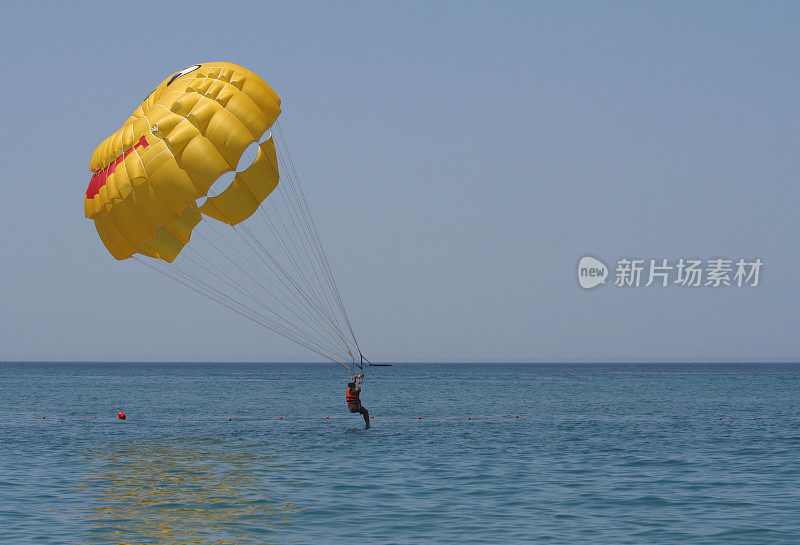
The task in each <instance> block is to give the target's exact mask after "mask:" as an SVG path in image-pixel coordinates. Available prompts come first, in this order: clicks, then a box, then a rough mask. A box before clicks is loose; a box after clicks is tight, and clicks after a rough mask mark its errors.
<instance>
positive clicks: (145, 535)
mask: <svg viewBox="0 0 800 545" xmlns="http://www.w3.org/2000/svg"><path fill="white" fill-rule="evenodd" d="M263 447H264V446H263V445H258V446H257V445H252V446H249V447H245V446H237V447H235V448H232V449H229V448H226V447H224V446H223V445H222V444H220V443H219V442H218V441H213V440H206V439H191V440H188V439H179V438H165V439H158V440H147V441H137V442H135V443H133V442H124V443H118V444H112V445H110V446H109V448H108V450H107V451H106V452H102V453H100V452H95V453H91V454H90V457H91V458H93V459H94V461H97V459H98V458H99V459H100V460H99V461H100V462H101V465H102V467H103V469H101V470H100V472H99V473H97V474H95V476H93V477H92V478H90V479H88V480H87V481H86V482H84V483H82V484H83V485H84V486H85V487H86V488H87V489H88V490H90V491H92V492H94V493H96V494H97V495H99V496H100V505H96V506H92V507H90V508H89V509H88V514H87V515H86V518H87V519H88V521H89V523H90V524H91V526H92V527H93V528H94V531H93V533H95V532H96V533H98V534H100V535H103V537H104V541H108V542H110V543H120V544H122V543H126V544H127V543H153V544H157V543H165V544H167V543H168V544H171V545H181V544H184V543H220V544H232V543H252V542H258V543H269V542H270V541H271V539H272V538H271V537H270V536H274V535H275V534H276V533H277V531H278V529H279V528H280V526H281V525H282V524H286V523H287V522H291V521H292V515H293V514H295V513H298V512H300V511H301V509H300V508H298V507H297V506H295V505H292V504H291V503H288V502H286V501H285V500H281V499H280V494H279V493H278V492H276V490H275V489H276V488H277V485H273V486H271V481H272V480H273V477H275V476H276V473H277V472H278V471H280V470H281V469H282V468H283V467H284V466H283V464H281V462H280V460H279V458H278V457H277V456H271V455H266V454H263V453H261V449H262V448H263ZM271 489H272V490H271Z"/></svg>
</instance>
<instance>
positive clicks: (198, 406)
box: [0, 363, 800, 545]
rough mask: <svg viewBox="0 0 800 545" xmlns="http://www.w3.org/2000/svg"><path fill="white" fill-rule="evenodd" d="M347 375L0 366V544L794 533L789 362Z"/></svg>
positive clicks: (793, 393)
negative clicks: (355, 386)
mask: <svg viewBox="0 0 800 545" xmlns="http://www.w3.org/2000/svg"><path fill="white" fill-rule="evenodd" d="M348 376H349V374H348V373H347V371H346V370H343V369H341V368H337V367H335V366H332V365H311V364H287V365H279V364H263V365H259V364H141V363H139V364H79V363H58V364H55V363H48V364H32V363H31V364H11V363H5V364H0V543H19V544H24V543H101V544H105V543H109V544H111V543H165V544H166V543H169V544H181V543H276V544H282V543H311V544H315V545H318V544H328V543H330V544H338V543H344V542H348V541H353V540H354V541H356V542H358V543H360V544H391V543H398V544H404V543H415V544H417V543H464V544H472V543H475V544H477V543H492V544H496V543H598V544H600V543H603V544H607V543H637V544H638V543H654V544H659V543H664V544H667V543H669V544H674V543H684V544H695V543H696V544H712V543H715V544H716V543H719V544H722V543H765V544H767V543H782V544H783V543H800V516H798V515H797V513H798V512H800V405H799V404H798V400H800V365H798V364H774V365H769V364H759V365H756V364H753V365H741V364H740V365H733V364H729V365H693V366H676V365H660V366H657V365H624V366H623V365H595V366H547V365H458V366H456V365H452V366H448V365H445V366H398V367H391V368H374V369H370V370H368V371H367V379H366V380H365V384H364V393H363V395H362V397H363V399H364V404H365V405H366V406H367V407H368V408H369V409H370V412H371V413H372V414H373V415H374V416H375V418H374V419H373V423H374V425H373V428H372V429H371V430H368V431H365V430H363V429H362V427H363V421H362V420H361V419H360V417H358V416H357V415H350V414H349V413H347V412H346V406H345V404H344V388H345V387H346V385H345V382H346V380H347V378H348ZM118 410H122V411H125V412H126V413H127V415H128V420H127V421H124V422H122V421H118V420H117V419H116V412H117V411H118ZM43 415H44V416H46V418H45V419H42V416H43ZM516 415H519V418H515V416H516ZM280 416H283V417H284V418H283V420H280V419H279V417H280ZM325 416H330V418H327V419H326V418H325ZM419 416H422V419H421V420H420V419H419V418H418V417H419ZM95 417H96V418H95ZM467 417H471V418H472V419H471V420H467ZM178 418H180V420H178ZM229 418H230V419H231V420H228V419H229ZM720 418H722V420H720Z"/></svg>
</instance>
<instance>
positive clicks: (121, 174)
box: [84, 62, 281, 263]
mask: <svg viewBox="0 0 800 545" xmlns="http://www.w3.org/2000/svg"><path fill="white" fill-rule="evenodd" d="M280 103H281V101H280V98H279V97H278V95H277V94H275V91H273V90H272V88H271V87H270V86H269V85H267V83H266V82H265V81H264V80H263V79H261V78H260V77H259V76H258V75H256V74H254V73H253V72H251V71H249V70H247V69H246V68H242V67H241V66H238V65H236V64H232V63H228V62H210V63H203V64H196V65H194V66H190V67H188V68H185V69H183V70H181V71H180V72H177V73H176V74H174V75H171V76H170V77H168V78H167V79H165V80H164V81H163V82H161V83H160V84H159V85H158V87H156V89H155V90H154V91H153V92H152V93H150V96H148V97H147V99H145V101H144V102H142V104H141V105H140V106H139V107H138V108H137V109H136V111H134V112H133V114H132V115H131V116H130V117H129V118H128V120H127V121H125V123H124V124H123V125H122V127H121V128H120V129H119V130H118V131H116V132H115V133H114V134H112V135H111V136H109V137H108V138H106V139H105V140H103V142H101V143H100V145H99V146H97V149H95V151H94V154H93V155H92V159H91V163H90V166H89V168H90V170H91V171H92V173H93V176H92V178H91V181H90V182H89V187H88V189H87V190H86V198H85V200H84V210H85V213H86V217H87V218H90V219H92V220H94V224H95V227H96V228H97V233H98V234H99V235H100V239H101V240H102V241H103V244H105V246H106V248H107V249H108V251H109V252H110V253H111V255H113V256H114V257H115V258H117V259H127V258H129V257H131V256H132V255H133V254H135V253H140V254H143V255H146V256H149V257H154V258H158V259H162V260H164V261H167V262H170V263H171V262H172V261H173V260H175V258H176V257H177V256H178V254H179V253H180V252H181V250H182V249H183V247H184V245H186V244H187V243H188V242H189V238H190V236H191V233H192V229H193V228H194V227H195V225H197V224H198V223H199V222H200V219H201V214H205V215H206V216H210V217H212V218H215V219H217V220H219V221H222V222H225V223H227V224H229V225H236V224H238V223H240V222H241V221H244V220H245V219H247V218H248V217H250V216H251V215H252V214H253V213H254V212H255V211H256V210H257V209H258V206H259V205H260V204H261V202H262V201H263V200H264V199H266V198H267V196H268V195H269V194H270V193H271V192H272V190H273V189H275V187H276V186H277V184H278V160H277V157H276V152H275V143H274V141H273V138H272V136H271V135H270V137H269V138H267V139H266V140H263V141H261V137H262V135H264V134H265V132H266V131H267V130H268V129H269V128H270V127H271V126H272V124H273V123H274V122H275V120H276V119H277V118H278V115H279V114H280V111H281V109H280ZM259 141H261V143H260V144H259V146H258V147H259V151H258V155H257V157H256V159H255V161H254V162H253V164H252V165H251V166H250V167H248V168H247V169H246V170H243V171H241V172H236V166H237V164H238V163H239V159H240V158H241V156H242V154H243V152H244V150H245V149H246V148H247V147H248V146H249V145H250V144H252V143H254V142H259ZM228 172H236V175H235V177H234V178H233V182H231V184H230V186H228V188H227V189H225V190H224V191H223V192H222V193H221V194H219V195H215V196H208V192H209V188H210V187H211V185H212V184H213V183H214V182H215V181H216V180H217V179H218V178H219V177H220V176H222V175H223V174H225V173H228ZM206 196H208V198H207V199H206V200H205V202H204V203H203V204H202V205H201V206H198V203H197V201H198V199H201V198H203V197H206Z"/></svg>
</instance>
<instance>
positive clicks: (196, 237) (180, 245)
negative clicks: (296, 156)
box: [84, 62, 363, 367]
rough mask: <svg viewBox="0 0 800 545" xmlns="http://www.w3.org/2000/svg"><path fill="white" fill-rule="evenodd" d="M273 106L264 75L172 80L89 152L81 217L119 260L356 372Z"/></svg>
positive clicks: (225, 70) (349, 337) (210, 67)
mask: <svg viewBox="0 0 800 545" xmlns="http://www.w3.org/2000/svg"><path fill="white" fill-rule="evenodd" d="M280 104H281V100H280V98H279V97H278V95H277V94H276V93H275V91H273V90H272V88H271V87H270V86H269V85H268V84H267V83H266V82H265V81H264V80H263V79H261V77H259V76H258V75H256V74H255V73H253V72H251V71H250V70H247V69H246V68H243V67H241V66H238V65H236V64H233V63H229V62H210V63H203V64H196V65H193V66H190V67H188V68H185V69H183V70H181V71H179V72H176V73H175V74H172V75H170V76H169V77H167V78H166V79H165V80H164V81H163V82H161V83H160V84H159V85H158V86H157V87H156V88H155V90H154V91H153V92H152V93H150V95H149V96H148V97H147V98H146V99H145V101H144V102H142V104H141V105H140V106H139V107H138V108H136V110H135V111H134V112H133V114H131V116H130V117H129V118H128V119H127V120H126V121H125V123H124V124H123V125H122V127H121V128H120V129H119V130H117V131H116V132H114V133H113V134H112V135H111V136H109V137H108V138H106V139H105V140H103V141H102V142H101V143H100V145H98V146H97V148H96V149H95V151H94V153H93V154H92V158H91V162H90V166H89V168H90V170H91V172H92V176H91V179H90V181H89V186H88V188H87V190H86V196H85V199H84V211H85V215H86V217H87V218H89V219H91V220H93V221H94V225H95V227H96V229H97V233H98V235H99V236H100V240H101V241H102V242H103V244H104V245H105V247H106V249H107V250H108V252H109V253H110V254H111V255H112V256H113V257H115V258H116V259H118V260H126V259H133V260H135V261H138V262H140V263H142V264H143V265H145V266H146V267H148V268H150V269H153V270H155V271H157V272H159V273H161V274H162V275H164V276H166V277H168V278H170V279H172V280H174V281H176V282H178V283H179V284H181V285H184V286H186V287H188V288H190V289H192V290H193V291H195V292H197V293H199V294H201V295H203V296H205V297H208V298H209V299H212V300H213V301H216V302H217V303H220V304H222V305H223V306H225V307H227V308H229V309H231V310H233V311H234V312H237V313H238V314H240V315H242V316H244V317H246V318H248V319H250V320H252V321H254V322H256V323H258V324H260V325H262V326H264V327H265V328H267V329H270V330H272V331H274V332H276V333H278V334H280V335H282V336H284V337H286V338H288V339H290V340H292V341H294V342H296V343H298V344H300V345H302V346H305V347H306V348H308V349H310V350H312V351H314V352H316V353H317V354H319V355H322V356H323V357H325V358H327V359H329V360H331V361H334V362H336V363H339V364H341V365H344V366H345V367H347V365H345V364H344V363H343V362H344V361H347V360H350V361H351V362H352V363H354V364H355V365H357V366H359V367H361V366H362V365H363V359H359V360H356V357H355V356H354V354H358V355H359V356H361V351H360V349H359V347H358V342H357V340H356V337H355V333H354V332H353V328H352V325H351V323H350V319H349V317H348V315H347V312H346V310H345V307H344V304H343V302H342V298H341V295H340V293H339V290H338V287H337V285H336V282H335V280H334V278H333V273H332V270H331V267H330V264H329V262H328V259H327V256H326V254H325V250H324V248H323V246H322V240H321V238H320V236H319V233H318V231H317V228H316V224H315V223H314V219H313V217H312V216H311V211H310V208H309V206H308V202H307V199H306V197H305V194H304V192H303V189H302V186H301V185H300V180H299V177H298V176H297V172H296V169H295V168H294V163H293V161H292V158H291V155H290V154H289V151H288V147H287V146H286V143H285V139H284V138H283V135H282V132H281V131H280V126H279V125H278V123H277V118H278V116H279V115H280V112H281V107H280ZM275 133H277V134H278V135H280V137H281V138H280V141H279V142H277V145H276V134H275ZM281 177H283V179H281ZM279 180H280V182H281V183H279Z"/></svg>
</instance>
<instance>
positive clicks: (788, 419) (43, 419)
mask: <svg viewBox="0 0 800 545" xmlns="http://www.w3.org/2000/svg"><path fill="white" fill-rule="evenodd" d="M42 420H44V416H43V417H42ZM786 420H789V419H788V418H787V419H786Z"/></svg>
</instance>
